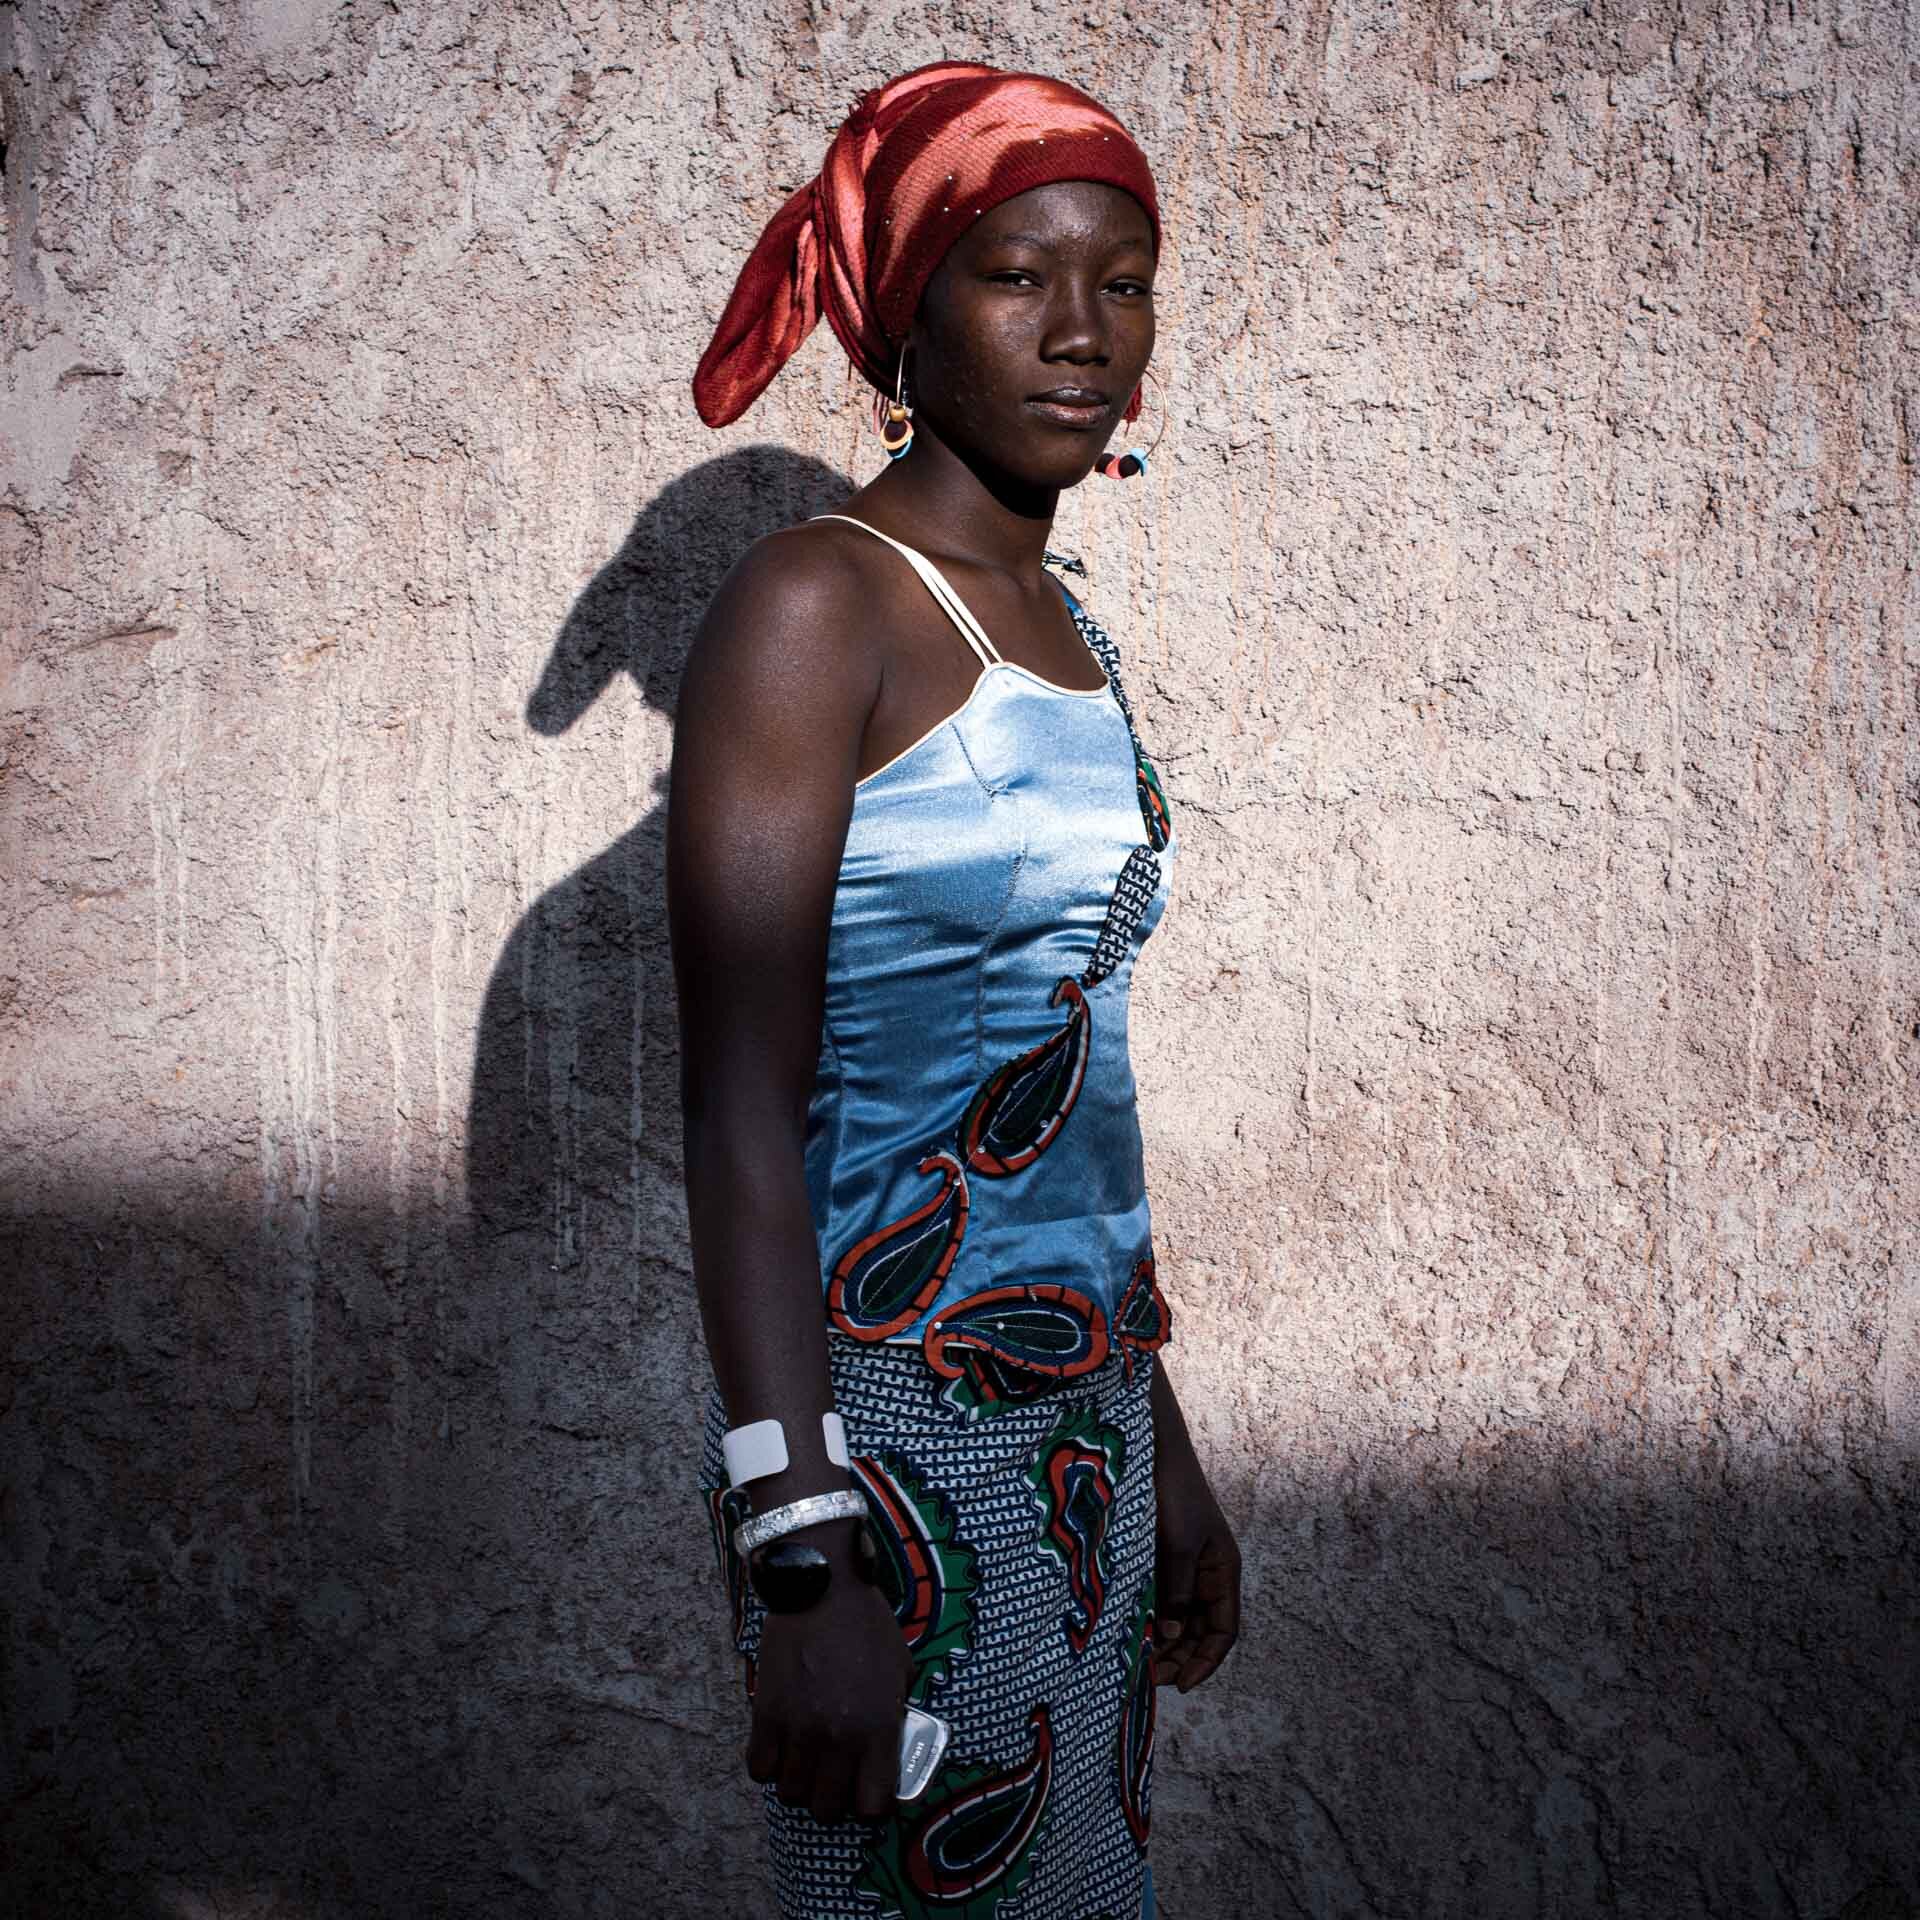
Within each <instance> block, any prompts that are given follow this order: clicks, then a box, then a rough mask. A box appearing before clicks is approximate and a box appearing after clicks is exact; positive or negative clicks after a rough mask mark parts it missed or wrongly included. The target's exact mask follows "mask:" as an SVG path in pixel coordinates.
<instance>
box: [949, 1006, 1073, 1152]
mask: <svg viewBox="0 0 1920 1920" xmlns="http://www.w3.org/2000/svg"><path fill="white" fill-rule="evenodd" d="M1062 1001H1065V1002H1066V1004H1067V1018H1066V1022H1065V1024H1064V1025H1063V1026H1062V1027H1061V1028H1060V1029H1059V1031H1058V1032H1056V1033H1051V1034H1049V1035H1048V1036H1047V1038H1046V1039H1044V1040H1043V1041H1041V1042H1040V1044H1039V1045H1038V1046H1037V1047H1031V1048H1029V1049H1028V1050H1027V1051H1026V1052H1025V1053H1022V1054H1019V1055H1017V1056H1016V1057H1015V1058H1013V1059H1011V1060H1009V1061H1007V1062H1006V1064H1005V1065H1004V1066H1001V1067H999V1068H997V1069H996V1070H995V1071H994V1072H993V1073H991V1074H989V1075H988V1076H987V1078H986V1079H985V1080H984V1081H982V1082H981V1084H980V1089H979V1091H978V1092H977V1093H976V1094H975V1095H974V1096H973V1098H972V1099H971V1100H970V1101H968V1103H967V1110H966V1112H965V1113H963V1114H962V1115H961V1116H960V1128H959V1134H958V1140H959V1149H960V1157H961V1159H963V1160H964V1161H965V1162H966V1163H967V1166H968V1168H969V1169H970V1170H971V1171H972V1172H974V1173H978V1174H982V1175H984V1176H985V1177H986V1178H987V1179H989V1180H1004V1179H1005V1178H1006V1177H1007V1176H1008V1175H1009V1174H1014V1173H1019V1172H1021V1171H1022V1170H1023V1169H1024V1168H1027V1167H1030V1166H1032V1165H1033V1163H1034V1162H1035V1161H1036V1160H1038V1159H1039V1158H1040V1156H1041V1155H1042V1154H1043V1153H1045V1152H1046V1150H1047V1148H1048V1147H1050V1146H1051V1145H1052V1144H1053V1142H1054V1139H1055V1137H1056V1136H1057V1135H1058V1134H1059V1132H1060V1129H1061V1128H1062V1127H1063V1126H1065V1125H1066V1123H1067V1116H1068V1114H1070V1113H1071V1112H1072V1111H1073V1103H1074V1102H1075V1101H1076V1100H1077V1099H1079V1097H1080V1087H1081V1084H1082V1082H1083V1081H1084V1080H1085V1079H1086V1077H1087V1054H1088V1051H1089V1049H1090V1048H1091V1047H1092V1045H1093V1016H1092V1015H1091V1014H1090V1013H1089V1012H1088V1010H1087V996H1086V995H1085V994H1084V993H1082V992H1081V990H1080V983H1079V982H1078V981H1077V980H1074V979H1072V978H1066V979H1062V980H1061V981H1060V983H1059V984H1058V985H1057V986H1056V987H1055V988H1054V990H1053V994H1052V997H1051V998H1050V999H1049V1000H1048V1002H1047V1004H1048V1005H1049V1006H1051V1007H1057V1006H1059V1005H1060V1004H1061V1002H1062Z"/></svg>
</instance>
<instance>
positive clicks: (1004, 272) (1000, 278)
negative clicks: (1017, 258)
mask: <svg viewBox="0 0 1920 1920" xmlns="http://www.w3.org/2000/svg"><path fill="white" fill-rule="evenodd" d="M987 278H988V279H989V280H992V281H994V282H996V283H998V284H999V285H1001V286H1009V287H1013V286H1018V285H1019V284H1020V283H1021V282H1022V281H1033V282H1034V284H1035V285H1036V286H1037V285H1038V284H1039V283H1038V281H1035V280H1034V276H1033V275H1032V274H1030V273H1029V272H1028V271H1027V270H1026V268H1025V267H1002V268H1001V269H1000V271H999V272H998V273H990V274H988V275H987Z"/></svg>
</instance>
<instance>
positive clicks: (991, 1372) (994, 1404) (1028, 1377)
mask: <svg viewBox="0 0 1920 1920" xmlns="http://www.w3.org/2000/svg"><path fill="white" fill-rule="evenodd" d="M955 1359H956V1360H957V1362H958V1364H959V1368H960V1371H959V1372H958V1373H957V1374H956V1375H955V1376H954V1378H953V1379H951V1380H949V1381H948V1382H947V1383H946V1384H945V1385H944V1386H943V1387H942V1388H941V1389H940V1398H941V1400H942V1401H943V1402H944V1403H945V1404H946V1405H947V1406H950V1407H951V1408H953V1410H954V1411H955V1412H956V1413H959V1414H963V1415H964V1416H965V1417H966V1418H967V1419H969V1420H984V1419H988V1418H991V1416H992V1415H994V1414H996V1413H1005V1412H1006V1410H1007V1409H1008V1408H1009V1407H1017V1406H1020V1405H1023V1404H1024V1403H1025V1402H1026V1401H1029V1400H1038V1399H1041V1398H1042V1397H1044V1396H1045V1395H1047V1394H1049V1393H1051V1392H1052V1391H1053V1389H1054V1382H1053V1380H1052V1379H1051V1378H1050V1377H1049V1376H1048V1375H1047V1374H1044V1373H1029V1372H1028V1371H1027V1370H1026V1369H1025V1368H1024V1367H1016V1366H1013V1365H1011V1364H1009V1363H1008V1362H1007V1361H1005V1360H1001V1359H999V1358H997V1357H996V1356H995V1355H993V1354H991V1353H978V1352H974V1351H971V1350H969V1349H967V1348H962V1349H961V1350H960V1352H959V1353H958V1354H957V1355H955Z"/></svg>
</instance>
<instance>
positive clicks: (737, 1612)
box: [706, 1487, 753, 1700]
mask: <svg viewBox="0 0 1920 1920" xmlns="http://www.w3.org/2000/svg"><path fill="white" fill-rule="evenodd" d="M706 1494H707V1518H708V1519H709V1520H710V1521H711V1522H712V1524H713V1548H714V1552H715V1553H716V1554H717V1555H718V1556H719V1560H720V1578H721V1580H722V1581H723V1582H724V1583H725V1585H726V1589H727V1616H728V1623H729V1626H730V1629H731V1631H732V1634H733V1644H734V1646H735V1647H736V1648H738V1649H741V1650H743V1658H745V1659H746V1673H745V1676H744V1678H745V1681H746V1688H747V1698H748V1699H749V1700H751V1699H752V1698H753V1660H752V1658H751V1657H750V1656H747V1655H745V1654H744V1649H745V1646H746V1632H747V1563H746V1562H745V1561H744V1560H743V1559H741V1557H740V1554H739V1551H738V1549H737V1548H736V1547H735V1546H734V1544H733V1530H734V1528H735V1527H737V1526H738V1525H739V1524H740V1523H741V1521H743V1520H744V1519H746V1518H747V1516H748V1515H749V1514H750V1513H751V1512H752V1508H751V1507H750V1506H749V1504H748V1501H747V1496H746V1495H745V1494H744V1493H743V1492H742V1491H741V1490H740V1489H739V1488H738V1487H709V1488H707V1490H706Z"/></svg>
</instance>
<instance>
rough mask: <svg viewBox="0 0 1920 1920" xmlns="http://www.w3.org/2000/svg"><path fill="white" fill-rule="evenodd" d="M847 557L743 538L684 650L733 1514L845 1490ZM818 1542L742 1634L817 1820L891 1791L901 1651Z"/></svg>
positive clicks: (695, 937)
mask: <svg viewBox="0 0 1920 1920" xmlns="http://www.w3.org/2000/svg"><path fill="white" fill-rule="evenodd" d="M866 631H867V627H866V622H865V620H863V618H862V607H861V605H860V592H859V570H858V569H853V570H850V569H848V568H847V567H846V566H845V565H844V564H842V563H841V562H840V560H839V558H838V557H837V555H836V554H835V553H834V551H833V548H832V545H831V544H830V543H829V541H828V540H826V539H824V538H823V537H822V536H821V535H820V534H819V533H818V532H813V533H809V532H807V531H805V530H803V529H794V530H792V531H790V532H787V533H783V534H776V535H773V536H772V537H770V538H769V539H766V540H763V541H761V542H759V543H758V544H757V545H756V546H755V547H754V548H753V550H752V551H751V552H750V553H749V554H748V555H747V556H746V557H745V558H744V559H743V560H742V561H741V562H740V564H739V565H738V566H736V567H735V568H734V570H733V572H732V573H731V574H730V575H729V576H728V577H727V580H726V581H725V583H724V584H723V585H722V587H721V589H720V592H719V594H718V595H717V596H716V597H715V600H714V603H713V606H712V608H711V609H710V610H709V612H708V614H707V617H706V619H705V621H704V622H703V623H702V626H701V629H700V632H699V634H698V635H697V636H696V639H695V642H694V647H693V651H692V655H691V657H690V658H689V660H688V663H687V672H686V678H685V680H684V682H683V685H682V691H681V696H680V709H679V719H678V722H677V727H676V732H675V738H674V754H673V775H672V791H671V798H670V803H669V811H668V821H667V908H668V924H669V928H670V931H671V936H672V944H673V963H674V974H675V979H676V982H677V985H678V989H679V1000H680V1033H681V1099H682V1110H683V1112H684V1115H685V1122H686V1186H687V1211H688V1221H689V1226H690V1229H691V1234H692V1243H693V1265H694V1280H695V1285H696V1287H697V1289H698V1292H699V1296H700V1311H701V1319H702V1322H703V1324H704V1326H705V1330H706V1337H707V1349H708V1352H709V1354H710V1355H711V1356H712V1360H713V1366H714V1372H715V1375H716V1378H717V1380H718V1382H719V1386H720V1392H721V1395H722V1397H723V1398H724V1400H725V1402H726V1406H727V1414H728V1420H729V1424H731V1425H734V1426H739V1425H742V1424H744V1423H746V1422H748V1421H752V1420H763V1419H768V1418H772V1419H777V1420H778V1421H780V1423H781V1425H782V1426H783V1428H784V1429H785V1432H786V1438H787V1446H788V1452H789V1465H788V1467H787V1469H786V1470H785V1472H783V1473H781V1474H778V1475H775V1476H771V1477H768V1478H766V1479H761V1480H756V1481H754V1482H753V1483H752V1485H751V1489H750V1494H751V1499H752V1502H753V1506H754V1510H755V1511H756V1512H765V1511H767V1510H768V1509H769V1508H771V1507H774V1506H778V1505H782V1504H784V1503H785V1502H787V1501H789V1500H794V1499H798V1498H800V1497H801V1496H802V1495H804V1494H810V1493H823V1492H826V1491H828V1490H830V1489H833V1488H844V1487H845V1486H846V1485H847V1476H846V1472H845V1470H844V1469H842V1468H837V1467H834V1466H833V1465H831V1464H830V1463H829V1461H828V1459H827V1455H826V1447H825V1442H824V1440H823V1438H822V1434H821V1429H820V1416H821V1414H822V1413H823V1412H825V1411H826V1410H827V1409H828V1408H829V1407H830V1406H831V1405H832V1395H831V1391H830V1387H829V1383H828V1374H827V1350H826V1316H825V1313H824V1310H823V1308H822V1304H821V1281H820V1263H819V1255H818V1250H817V1248H816V1245H815V1240H814V1232H813V1222H812V1217H811V1214H810V1212H809V1210H808V1204H807V1192H806V1184H805V1177H804V1165H803V1150H804V1143H805V1129H806V1114H807V1106H808V1102H809V1099H810V1097H811V1094H812V1091H813V1082H814V1069H815V1065H816V1063H817V1060H818V1056H819V1048H820V1026H821V1015H822V1008H823V1004H824V997H825V979H826V965H827V940H828V933H829V929H830V925H831V920H832V913H833V898H834V890H835V885H836V882H837V879H838V875H839V867H840V857H841V853H842V850H843V848H844V845H845V841H846V832H847V823H848V820H849V819H850V817H851V814H852V807H853V786H854V779H855V770H856V767H857V765H858V757H859V752H860V746H861V740H862V735H863V732H864V728H865V725H866V721H867V717H868V715H869V713H870V712H871V710H872V708H873V704H874V701H875V699H876V697H877V695H878V692H879V679H880V670H879V665H878V659H877V656H876V655H875V654H874V653H873V651H872V649H871V648H870V647H868V646H866V645H865V644H864V643H863V638H862V636H863V635H864V633H865V632H866ZM804 1537H805V1538H806V1539H807V1540H809V1541H810V1542H812V1543H813V1544H815V1545H817V1546H819V1547H821V1548H822V1549H823V1550H824V1551H826V1552H827V1554H828V1556H829V1558H830V1559H831V1560H832V1561H833V1563H834V1578H833V1583H832V1586H831V1587H830V1589H829V1592H828V1596H827V1598H826V1599H825V1600H824V1601H822V1602H820V1603H819V1604H818V1605H816V1606H815V1607H813V1608H810V1609H808V1610H807V1611H806V1612H805V1613H802V1614H789V1615H773V1616H770V1617H769V1619H768V1621H767V1623H766V1630H765V1632H764V1634H763V1636H762V1646H761V1659H760V1663H759V1673H760V1678H759V1685H758V1687H757V1689H756V1693H755V1714H754V1733H753V1738H752V1740H751V1742H750V1743H749V1749H748V1768H749V1771H750V1772H751V1773H752V1774H753V1775H754V1777H755V1778H756V1779H773V1780H777V1781H778V1783H779V1791H780V1795H781V1798H782V1799H787V1800H790V1801H791V1802H793V1803H794V1804H799V1805H807V1806H810V1807H811V1808H812V1810H813V1811H814V1812H815V1813H816V1814H817V1815H818V1816H819V1817H821V1818H824V1819H835V1818H839V1817H841V1816H842V1815H843V1814H844V1813H846V1812H848V1811H858V1812H860V1813H861V1814H862V1815H863V1817H867V1818H874V1817H878V1816H879V1815H880V1814H882V1813H884V1812H886V1811H888V1810H890V1808H891V1806H892V1792H891V1786H892V1760H893V1742H894V1741H895V1740H896V1739H897V1737H898V1729H899V1703H900V1699H901V1697H902V1695H903V1693H904V1687H905V1679H906V1666H907V1656H906V1652H905V1643H904V1641H903V1640H902V1638H901V1635H900V1633H899V1630H898V1627H897V1625H896V1624H895V1622H894V1619H893V1615H892V1613H891V1610H890V1609H889V1608H888V1607H887V1606H886V1603H885V1602H884V1600H882V1599H881V1598H880V1596H879V1594H878V1591H877V1590H876V1589H874V1588H872V1587H865V1586H862V1585H861V1584H860V1582H859V1581H858V1579H857V1578H856V1576H855V1574H854V1572H853V1552H852V1548H853V1529H852V1525H851V1523H850V1522H847V1521H836V1522H830V1523H827V1524H825V1525H823V1526H819V1527H815V1528H810V1529H808V1530H807V1531H806V1533H805V1535H804Z"/></svg>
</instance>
